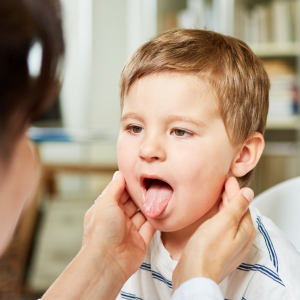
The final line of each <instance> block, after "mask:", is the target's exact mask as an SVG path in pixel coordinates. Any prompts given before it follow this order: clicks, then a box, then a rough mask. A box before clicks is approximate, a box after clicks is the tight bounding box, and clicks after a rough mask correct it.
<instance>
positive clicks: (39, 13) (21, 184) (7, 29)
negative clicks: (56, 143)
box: [0, 0, 64, 253]
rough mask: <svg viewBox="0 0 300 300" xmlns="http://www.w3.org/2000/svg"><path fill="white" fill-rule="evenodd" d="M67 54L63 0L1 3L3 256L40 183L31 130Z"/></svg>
mask: <svg viewBox="0 0 300 300" xmlns="http://www.w3.org/2000/svg"><path fill="white" fill-rule="evenodd" d="M35 44H38V45H40V47H41V50H42V57H41V62H40V68H39V70H38V72H37V73H32V70H31V68H30V65H29V56H30V53H31V51H32V48H33V46H34V45H35ZM63 53H64V42H63V34H62V25H61V11H60V3H59V1H58V0H42V1H40V0H1V1H0V253H1V252H2V251H3V249H4V247H5V246H6V245H7V242H8V240H9V238H10V237H11V235H12V232H13V229H14V227H15V224H16V222H17V219H18V217H19V215H20V213H21V210H22V208H23V206H24V204H25V202H26V200H27V199H28V197H29V196H30V194H31V193H32V191H33V188H34V185H35V182H36V180H37V174H38V172H37V170H38V168H37V158H36V156H35V155H34V151H33V147H32V145H30V142H29V141H28V139H27V138H26V130H27V128H28V126H29V125H30V123H31V122H32V121H33V120H34V119H35V118H36V117H37V116H38V115H39V114H40V113H41V112H42V111H43V110H44V109H45V108H47V107H48V106H49V105H50V104H51V103H52V102H53V100H54V99H55V97H56V96H57V93H58V91H59V88H60V83H59V79H60V78H59V77H60V74H59V69H58V67H59V63H60V62H61V59H62V56H63Z"/></svg>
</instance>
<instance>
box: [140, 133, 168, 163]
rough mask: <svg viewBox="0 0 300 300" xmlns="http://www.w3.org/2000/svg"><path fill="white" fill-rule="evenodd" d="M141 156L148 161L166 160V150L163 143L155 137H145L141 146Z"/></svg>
mask: <svg viewBox="0 0 300 300" xmlns="http://www.w3.org/2000/svg"><path fill="white" fill-rule="evenodd" d="M139 157H140V159H141V160H144V161H147V162H154V161H165V160H166V151H165V149H164V147H163V143H162V142H161V141H159V140H158V139H157V138H155V137H152V138H145V139H144V141H143V143H142V145H141V147H140V151H139Z"/></svg>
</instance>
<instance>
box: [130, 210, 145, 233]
mask: <svg viewBox="0 0 300 300" xmlns="http://www.w3.org/2000/svg"><path fill="white" fill-rule="evenodd" d="M146 221H147V219H146V218H145V216H144V215H143V214H142V213H141V212H140V211H139V212H137V213H136V214H135V215H134V216H133V217H132V218H131V222H132V223H133V225H134V226H135V227H136V229H137V230H140V228H141V226H142V225H143V224H144V223H145V222H146Z"/></svg>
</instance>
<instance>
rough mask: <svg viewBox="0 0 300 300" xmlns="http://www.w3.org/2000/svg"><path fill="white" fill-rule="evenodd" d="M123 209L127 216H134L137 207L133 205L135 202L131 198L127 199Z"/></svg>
mask: <svg viewBox="0 0 300 300" xmlns="http://www.w3.org/2000/svg"><path fill="white" fill-rule="evenodd" d="M123 207H124V211H125V213H126V214H127V215H128V217H129V218H131V217H132V216H134V215H135V214H136V212H137V209H138V207H137V206H136V205H135V203H134V202H133V201H132V200H128V201H127V202H126V203H125V204H124V205H123Z"/></svg>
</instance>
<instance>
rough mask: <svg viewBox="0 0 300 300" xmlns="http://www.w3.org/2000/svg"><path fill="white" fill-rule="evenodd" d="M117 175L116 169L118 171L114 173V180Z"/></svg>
mask: <svg viewBox="0 0 300 300" xmlns="http://www.w3.org/2000/svg"><path fill="white" fill-rule="evenodd" d="M117 175H118V171H116V172H115V173H114V176H113V178H112V180H115V179H116V177H117Z"/></svg>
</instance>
